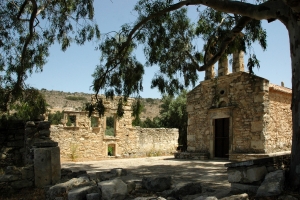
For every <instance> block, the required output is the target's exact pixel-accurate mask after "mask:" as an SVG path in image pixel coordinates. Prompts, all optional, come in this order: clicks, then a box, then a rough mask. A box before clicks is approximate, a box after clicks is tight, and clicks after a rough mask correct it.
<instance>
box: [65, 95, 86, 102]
mask: <svg viewBox="0 0 300 200" xmlns="http://www.w3.org/2000/svg"><path fill="white" fill-rule="evenodd" d="M65 99H67V100H70V101H87V99H86V98H85V97H76V96H67V97H65Z"/></svg>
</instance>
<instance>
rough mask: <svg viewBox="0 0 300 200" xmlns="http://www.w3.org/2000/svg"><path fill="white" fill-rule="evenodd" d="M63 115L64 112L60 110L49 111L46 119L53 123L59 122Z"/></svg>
mask: <svg viewBox="0 0 300 200" xmlns="http://www.w3.org/2000/svg"><path fill="white" fill-rule="evenodd" d="M63 117H64V113H63V112H60V111H56V113H49V114H48V121H49V122H51V124H53V125H58V124H61V120H62V119H63Z"/></svg>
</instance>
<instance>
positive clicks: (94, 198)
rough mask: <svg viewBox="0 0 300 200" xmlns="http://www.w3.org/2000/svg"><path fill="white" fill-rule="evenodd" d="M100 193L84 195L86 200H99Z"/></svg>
mask: <svg viewBox="0 0 300 200" xmlns="http://www.w3.org/2000/svg"><path fill="white" fill-rule="evenodd" d="M100 197H101V195H100V193H90V194H87V195H86V200H100Z"/></svg>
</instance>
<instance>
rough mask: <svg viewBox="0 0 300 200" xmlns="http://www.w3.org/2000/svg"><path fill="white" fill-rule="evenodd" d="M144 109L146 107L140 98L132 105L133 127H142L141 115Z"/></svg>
mask: <svg viewBox="0 0 300 200" xmlns="http://www.w3.org/2000/svg"><path fill="white" fill-rule="evenodd" d="M144 107H145V106H144V105H143V104H142V102H141V99H140V98H138V99H136V100H135V101H134V102H133V103H132V105H131V109H132V113H131V115H132V116H133V117H134V119H133V121H132V125H133V126H141V123H142V122H141V118H140V114H141V113H142V111H143V110H144Z"/></svg>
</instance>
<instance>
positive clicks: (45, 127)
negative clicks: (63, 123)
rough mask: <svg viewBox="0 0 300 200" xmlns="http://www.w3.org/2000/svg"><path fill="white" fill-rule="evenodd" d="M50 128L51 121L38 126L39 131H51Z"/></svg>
mask: <svg viewBox="0 0 300 200" xmlns="http://www.w3.org/2000/svg"><path fill="white" fill-rule="evenodd" d="M50 126H51V122H49V121H41V122H39V124H38V129H40V130H41V129H49V128H50Z"/></svg>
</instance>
